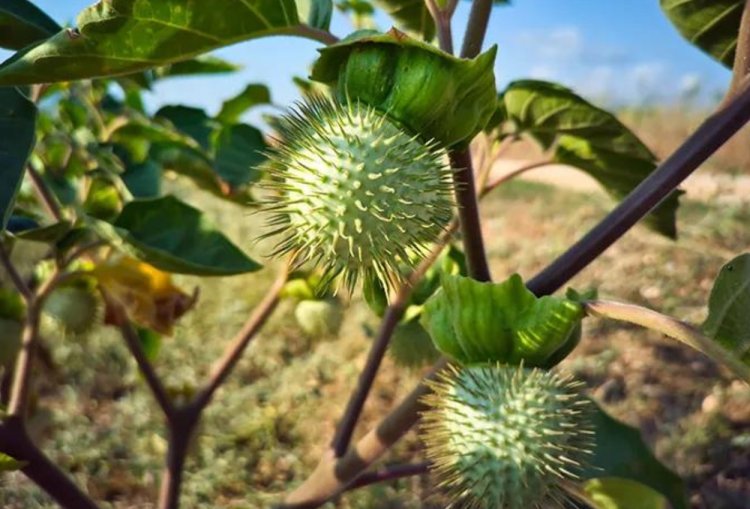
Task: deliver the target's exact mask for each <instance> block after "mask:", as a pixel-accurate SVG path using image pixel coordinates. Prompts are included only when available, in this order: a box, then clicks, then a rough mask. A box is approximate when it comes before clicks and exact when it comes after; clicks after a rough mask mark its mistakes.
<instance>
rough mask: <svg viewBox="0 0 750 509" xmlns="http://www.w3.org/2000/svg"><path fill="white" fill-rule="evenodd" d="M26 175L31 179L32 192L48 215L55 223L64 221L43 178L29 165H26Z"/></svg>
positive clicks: (55, 200)
mask: <svg viewBox="0 0 750 509" xmlns="http://www.w3.org/2000/svg"><path fill="white" fill-rule="evenodd" d="M26 173H27V174H28V176H29V178H30V179H31V183H32V185H33V186H34V190H35V191H36V193H37V196H39V199H40V200H41V201H42V204H43V205H44V207H45V208H46V209H47V212H48V213H49V215H50V216H52V217H53V218H54V219H55V221H57V222H60V221H62V220H63V219H65V216H63V213H62V209H61V208H60V204H59V203H58V201H57V198H55V196H54V195H53V194H52V191H50V189H49V187H48V186H47V183H46V182H45V181H44V178H43V177H42V176H41V175H40V174H39V172H38V171H36V170H35V169H34V167H33V166H31V165H30V164H27V165H26Z"/></svg>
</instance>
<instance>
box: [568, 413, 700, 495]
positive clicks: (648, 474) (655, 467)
mask: <svg viewBox="0 0 750 509" xmlns="http://www.w3.org/2000/svg"><path fill="white" fill-rule="evenodd" d="M595 407H596V410H595V413H594V415H593V421H594V432H595V434H596V446H595V447H594V456H593V458H592V460H591V461H590V462H589V465H588V467H587V468H586V470H585V471H584V473H583V474H582V475H581V477H582V478H583V479H585V480H587V479H599V478H607V477H618V478H622V479H629V480H631V481H635V482H637V483H640V484H643V485H644V486H648V487H649V488H651V489H653V490H655V491H657V492H659V493H661V494H662V495H664V496H665V497H666V498H667V499H668V500H669V502H670V503H671V504H672V509H687V507H688V503H687V498H686V494H685V485H684V483H683V482H682V479H680V478H679V476H677V474H675V473H674V472H672V471H671V470H669V469H668V468H667V467H665V466H664V465H662V464H661V463H660V462H659V460H658V459H656V457H655V456H654V455H653V453H652V452H651V451H650V450H649V448H648V447H647V446H646V444H645V443H644V442H643V439H642V438H641V434H640V433H639V432H638V430H637V429H635V428H633V427H631V426H628V425H627V424H623V423H621V422H620V421H618V420H616V419H613V418H612V417H610V416H609V415H608V414H607V413H606V412H605V411H604V410H602V409H601V408H599V406H598V405H596V406H595ZM641 507H647V506H641Z"/></svg>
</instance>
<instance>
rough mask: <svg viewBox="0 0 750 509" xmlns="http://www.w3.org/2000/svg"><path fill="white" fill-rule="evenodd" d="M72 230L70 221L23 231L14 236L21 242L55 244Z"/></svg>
mask: <svg viewBox="0 0 750 509" xmlns="http://www.w3.org/2000/svg"><path fill="white" fill-rule="evenodd" d="M72 229H73V224H72V223H71V222H70V221H60V222H59V223H55V224H51V225H49V226H42V227H40V228H34V229H32V230H26V231H23V232H21V233H18V234H16V237H17V238H19V239H21V240H29V241H32V242H45V243H56V242H58V241H60V240H61V239H62V238H63V237H65V236H66V235H67V234H68V232H70V230H72Z"/></svg>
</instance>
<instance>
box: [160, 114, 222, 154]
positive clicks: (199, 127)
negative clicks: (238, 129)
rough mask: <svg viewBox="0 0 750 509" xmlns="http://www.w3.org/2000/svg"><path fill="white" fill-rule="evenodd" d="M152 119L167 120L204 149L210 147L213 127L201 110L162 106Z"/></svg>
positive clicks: (209, 119) (211, 121)
mask: <svg viewBox="0 0 750 509" xmlns="http://www.w3.org/2000/svg"><path fill="white" fill-rule="evenodd" d="M154 117H155V118H162V119H166V120H169V121H170V122H171V123H172V125H174V126H175V128H177V130H178V131H180V132H181V133H183V134H186V135H188V136H190V137H191V138H193V139H194V140H195V141H197V142H198V144H199V145H200V146H201V147H203V148H204V149H208V148H209V147H210V145H211V141H210V138H211V133H213V131H214V127H215V126H214V123H213V120H212V119H211V118H210V117H209V116H208V115H207V114H206V112H205V111H203V110H202V109H200V108H193V107H191V106H182V105H172V106H164V107H162V108H161V109H159V111H157V112H156V114H155V115H154Z"/></svg>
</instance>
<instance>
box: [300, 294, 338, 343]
mask: <svg viewBox="0 0 750 509" xmlns="http://www.w3.org/2000/svg"><path fill="white" fill-rule="evenodd" d="M294 318H295V319H296V320H297V323H298V324H299V326H300V328H301V329H302V330H303V331H304V332H305V334H307V335H308V336H310V337H313V338H321V337H332V336H336V335H337V334H338V333H339V329H341V322H343V320H344V312H343V309H342V307H341V303H340V302H339V301H338V300H337V299H325V300H303V301H301V302H300V303H299V304H297V307H296V308H295V309H294Z"/></svg>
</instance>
